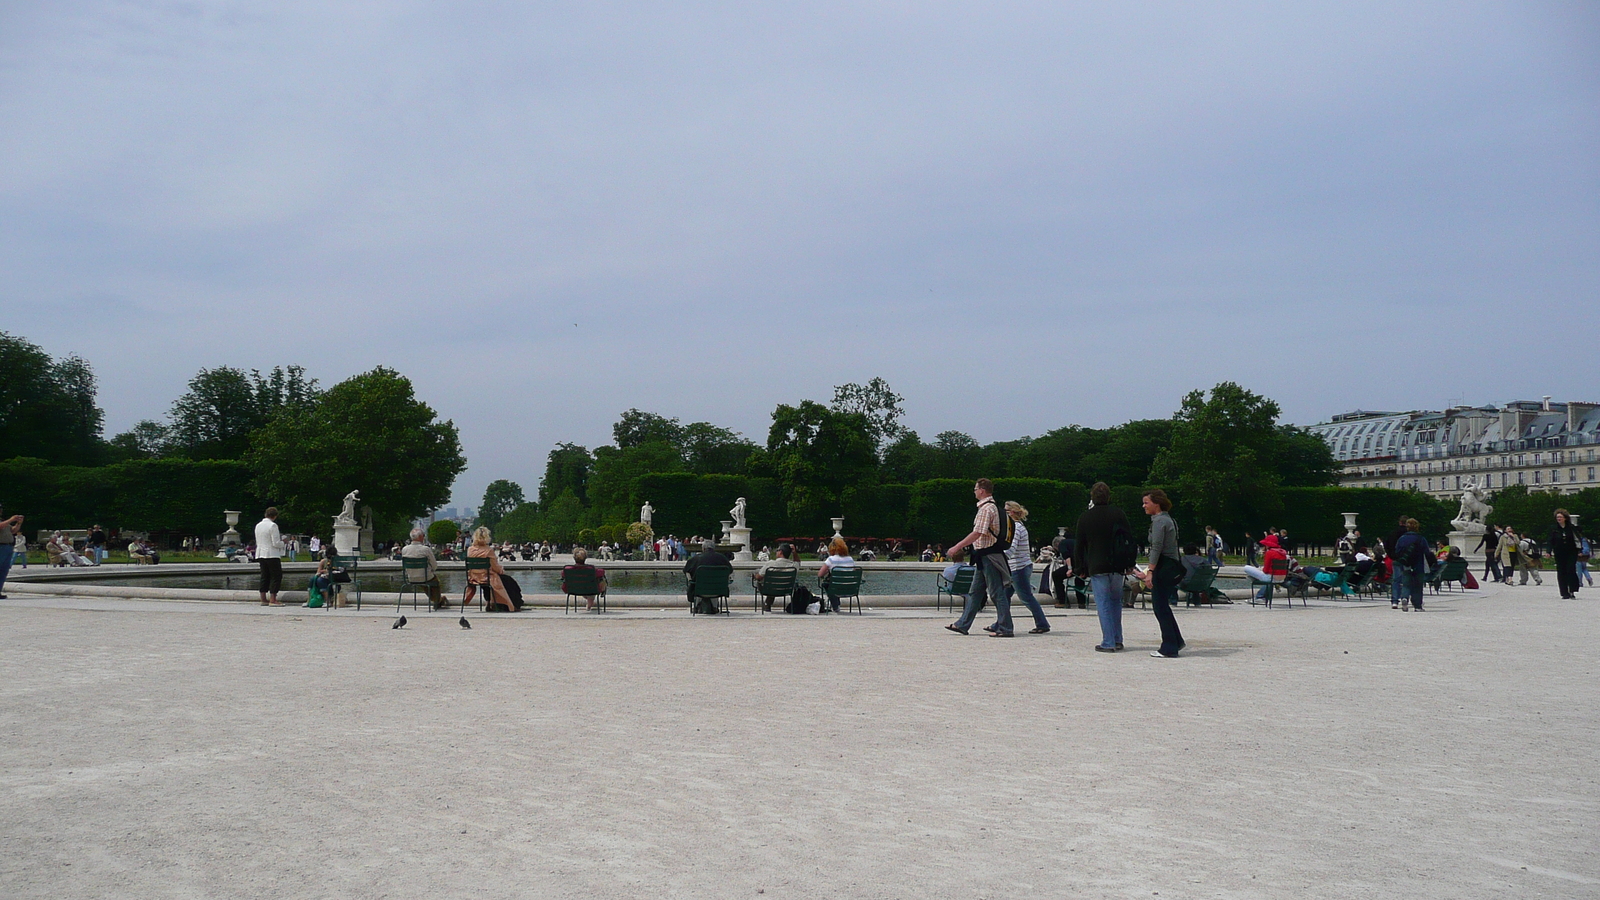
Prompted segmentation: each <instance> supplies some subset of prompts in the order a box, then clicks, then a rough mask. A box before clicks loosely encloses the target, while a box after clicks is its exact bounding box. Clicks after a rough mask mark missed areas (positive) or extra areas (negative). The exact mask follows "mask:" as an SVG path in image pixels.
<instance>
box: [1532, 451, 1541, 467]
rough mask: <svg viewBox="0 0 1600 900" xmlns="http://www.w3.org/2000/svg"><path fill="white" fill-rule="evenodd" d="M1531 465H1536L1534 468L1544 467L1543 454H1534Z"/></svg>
mask: <svg viewBox="0 0 1600 900" xmlns="http://www.w3.org/2000/svg"><path fill="white" fill-rule="evenodd" d="M1533 464H1534V465H1536V466H1542V465H1544V454H1543V453H1535V454H1534V455H1533Z"/></svg>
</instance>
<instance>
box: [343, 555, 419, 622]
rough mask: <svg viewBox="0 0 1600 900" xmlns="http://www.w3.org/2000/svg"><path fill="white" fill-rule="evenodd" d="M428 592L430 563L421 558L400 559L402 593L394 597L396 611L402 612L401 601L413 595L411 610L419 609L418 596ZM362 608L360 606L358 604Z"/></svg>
mask: <svg viewBox="0 0 1600 900" xmlns="http://www.w3.org/2000/svg"><path fill="white" fill-rule="evenodd" d="M427 592H428V561H427V560H425V559H423V558H421V557H410V556H402V557H400V593H398V594H395V596H394V611H395V612H399V611H400V601H402V600H404V599H405V597H406V594H408V593H409V594H410V595H411V608H412V609H413V610H415V609H416V608H417V595H418V594H426V593H427ZM357 608H360V604H357Z"/></svg>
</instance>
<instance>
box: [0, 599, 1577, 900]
mask: <svg viewBox="0 0 1600 900" xmlns="http://www.w3.org/2000/svg"><path fill="white" fill-rule="evenodd" d="M1551 582H1553V579H1547V586H1546V587H1544V588H1531V587H1530V588H1498V587H1496V588H1490V589H1488V590H1485V591H1481V592H1472V593H1469V594H1466V595H1462V594H1457V595H1455V597H1454V598H1448V597H1445V598H1440V599H1439V600H1437V601H1435V602H1433V603H1431V605H1430V607H1429V611H1428V612H1427V613H1424V614H1417V613H1400V612H1395V611H1392V610H1390V609H1389V607H1388V605H1387V604H1386V603H1385V604H1377V605H1372V604H1354V605H1337V606H1331V605H1330V606H1313V607H1312V608H1311V609H1301V608H1299V607H1298V606H1297V607H1296V608H1295V609H1293V610H1285V609H1282V608H1278V609H1274V610H1270V611H1269V610H1264V609H1259V608H1249V607H1243V606H1236V607H1231V608H1220V609H1203V610H1194V611H1188V610H1185V611H1181V612H1180V614H1179V616H1180V621H1181V623H1182V625H1183V627H1184V629H1185V633H1186V635H1187V637H1188V639H1189V645H1190V649H1189V651H1188V652H1187V653H1186V654H1185V658H1183V659H1180V660H1158V659H1151V658H1150V656H1149V651H1150V650H1152V649H1154V646H1155V637H1156V628H1155V622H1154V620H1153V618H1152V617H1151V616H1150V614H1149V613H1148V612H1145V611H1142V610H1141V611H1135V612H1131V613H1130V614H1129V618H1128V626H1127V637H1128V651H1127V652H1125V653H1121V654H1098V653H1093V652H1091V650H1090V648H1091V646H1092V645H1093V644H1094V643H1095V642H1096V640H1097V639H1098V628H1097V625H1096V622H1095V619H1094V617H1093V614H1092V612H1087V613H1086V612H1080V611H1077V610H1073V611H1070V612H1068V611H1062V610H1053V611H1052V615H1053V618H1054V630H1053V631H1052V632H1051V633H1050V634H1049V635H1044V636H1019V637H1018V638H1017V639H1014V640H991V639H988V638H983V637H979V636H977V632H976V631H975V632H974V635H973V636H972V637H966V638H962V637H958V636H955V635H952V634H950V633H948V632H946V631H944V630H943V629H942V628H941V627H940V625H941V624H942V623H943V622H944V621H946V620H948V618H949V617H948V616H940V615H936V614H935V613H933V612H932V611H931V610H923V611H906V610H896V611H883V612H879V613H876V614H869V615H866V616H863V617H859V618H857V617H820V618H819V617H787V616H767V617H757V616H753V615H751V614H749V613H748V612H744V613H742V614H740V615H736V616H734V617H731V618H710V619H708V618H704V617H701V618H695V619H691V618H689V617H688V616H687V615H685V614H683V613H682V612H676V611H674V612H656V613H650V612H622V613H613V614H610V615H607V616H605V617H599V616H562V615H561V614H560V613H559V612H556V613H535V614H531V615H522V616H517V617H506V616H500V617H494V616H477V615H474V617H473V618H474V626H475V627H474V628H473V630H471V631H463V630H461V629H460V628H458V627H457V625H456V623H455V615H456V614H454V613H452V614H451V615H450V616H448V617H444V616H431V615H427V614H423V615H417V616H413V617H412V621H411V624H410V625H409V626H408V627H407V628H405V629H404V630H402V631H394V630H392V629H391V628H390V627H389V626H390V618H389V616H388V615H385V614H383V613H381V612H371V613H362V614H353V613H349V612H345V611H341V612H339V613H333V614H328V613H322V614H318V613H317V612H315V611H306V610H296V609H272V610H266V609H262V608H260V607H256V606H248V605H241V604H230V603H215V602H214V603H179V602H140V601H125V600H115V599H107V598H101V599H82V600H74V599H73V598H61V597H46V596H37V597H27V598H24V597H21V596H19V595H15V594H14V595H13V597H12V599H11V600H9V601H5V602H4V603H0V648H3V650H0V734H3V735H4V738H3V742H0V744H3V745H0V762H3V765H0V787H3V793H0V840H3V841H4V846H5V853H4V855H3V856H0V896H4V897H6V898H16V900H20V898H35V897H39V898H46V897H47V898H63V897H68V898H70V897H139V898H192V897H271V898H282V897H362V898H365V897H397V898H398V897H647V896H648V897H713V898H743V897H761V898H763V900H765V898H768V897H770V898H792V897H829V898H835V897H871V898H877V897H884V898H890V897H894V898H927V897H939V898H943V897H953V898H984V897H994V898H1005V897H1023V896H1059V895H1062V894H1066V893H1069V892H1071V893H1083V894H1086V895H1090V896H1104V897H1155V896H1159V897H1162V898H1182V897H1269V898H1277V897H1282V898H1305V897H1329V898H1364V897H1372V898H1393V897H1407V898H1423V897H1441V898H1453V900H1454V898H1466V897H1494V898H1500V897H1506V896H1516V897H1586V898H1593V897H1596V896H1600V840H1597V838H1596V834H1597V831H1600V785H1597V781H1600V759H1597V755H1600V752H1597V749H1596V731H1597V729H1596V724H1597V717H1596V700H1597V699H1600V690H1597V687H1596V678H1595V674H1596V662H1595V659H1596V657H1595V654H1594V652H1593V647H1594V645H1595V643H1596V638H1597V631H1600V626H1597V614H1600V591H1585V592H1583V594H1582V595H1581V596H1582V597H1583V599H1580V600H1577V601H1561V600H1559V599H1557V597H1556V592H1555V587H1554V586H1553V584H1552V583H1551Z"/></svg>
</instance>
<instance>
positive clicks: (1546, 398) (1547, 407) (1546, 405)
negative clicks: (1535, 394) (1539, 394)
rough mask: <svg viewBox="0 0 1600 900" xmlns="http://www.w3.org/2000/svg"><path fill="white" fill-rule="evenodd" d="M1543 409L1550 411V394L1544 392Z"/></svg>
mask: <svg viewBox="0 0 1600 900" xmlns="http://www.w3.org/2000/svg"><path fill="white" fill-rule="evenodd" d="M1544 411H1545V412H1549V411H1550V395H1549V394H1545V395H1544Z"/></svg>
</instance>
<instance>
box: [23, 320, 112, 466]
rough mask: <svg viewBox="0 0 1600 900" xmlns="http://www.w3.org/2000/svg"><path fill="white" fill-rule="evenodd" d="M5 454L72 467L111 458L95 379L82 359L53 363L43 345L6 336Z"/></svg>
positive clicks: (73, 358)
mask: <svg viewBox="0 0 1600 900" xmlns="http://www.w3.org/2000/svg"><path fill="white" fill-rule="evenodd" d="M0 373H4V375H3V376H0V452H3V453H5V454H6V455H7V456H27V457H33V458H36V459H43V460H48V461H50V462H54V463H60V464H67V465H94V464H97V463H99V462H101V461H103V459H104V458H105V456H106V451H105V445H104V444H103V443H102V442H101V440H100V432H101V426H102V422H103V421H104V418H105V414H104V413H103V412H102V411H101V410H100V409H99V408H98V407H97V406H95V388H96V382H95V376H94V370H92V369H91V368H89V364H88V363H87V362H85V361H84V360H82V359H80V358H78V357H76V356H68V357H66V358H65V359H62V360H60V361H59V362H58V361H55V360H52V359H51V358H50V356H49V355H48V354H46V353H45V352H44V351H43V350H42V349H40V348H39V347H38V346H37V345H35V344H33V343H31V342H29V341H26V340H23V339H22V338H19V337H13V336H11V335H9V334H6V333H5V332H3V331H0Z"/></svg>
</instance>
